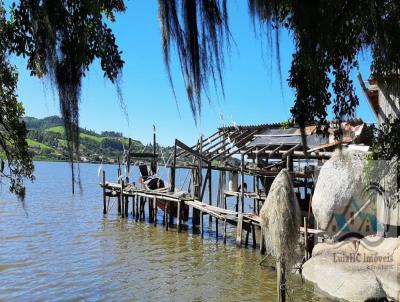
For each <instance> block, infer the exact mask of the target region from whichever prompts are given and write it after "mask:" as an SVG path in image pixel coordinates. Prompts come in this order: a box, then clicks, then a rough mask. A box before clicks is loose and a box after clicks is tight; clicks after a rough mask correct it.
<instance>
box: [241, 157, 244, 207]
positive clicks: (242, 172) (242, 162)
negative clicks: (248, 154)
mask: <svg viewBox="0 0 400 302" xmlns="http://www.w3.org/2000/svg"><path fill="white" fill-rule="evenodd" d="M240 170H241V177H240V183H241V188H240V201H241V204H242V213H243V212H244V154H242V156H241V165H240Z"/></svg>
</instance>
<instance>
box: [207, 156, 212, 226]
mask: <svg viewBox="0 0 400 302" xmlns="http://www.w3.org/2000/svg"><path fill="white" fill-rule="evenodd" d="M207 170H208V171H207V172H208V173H207V174H208V204H209V205H211V204H212V200H211V199H212V189H211V172H212V170H211V163H208V167H207ZM208 216H209V222H212V216H211V215H208Z"/></svg>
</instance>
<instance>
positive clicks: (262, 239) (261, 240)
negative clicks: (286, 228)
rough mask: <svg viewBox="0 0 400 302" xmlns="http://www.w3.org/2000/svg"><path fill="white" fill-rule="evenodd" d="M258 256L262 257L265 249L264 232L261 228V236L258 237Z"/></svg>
mask: <svg viewBox="0 0 400 302" xmlns="http://www.w3.org/2000/svg"><path fill="white" fill-rule="evenodd" d="M260 237H261V238H260V254H261V255H264V254H265V252H266V250H267V248H266V246H265V237H264V232H263V229H262V228H261V235H260Z"/></svg>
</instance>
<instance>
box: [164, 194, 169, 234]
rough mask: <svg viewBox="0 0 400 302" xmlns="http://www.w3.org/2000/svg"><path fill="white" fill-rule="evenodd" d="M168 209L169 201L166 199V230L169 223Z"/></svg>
mask: <svg viewBox="0 0 400 302" xmlns="http://www.w3.org/2000/svg"><path fill="white" fill-rule="evenodd" d="M168 210H169V201H166V202H165V216H164V217H165V229H166V230H167V231H168V225H169V222H168Z"/></svg>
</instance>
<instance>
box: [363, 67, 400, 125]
mask: <svg viewBox="0 0 400 302" xmlns="http://www.w3.org/2000/svg"><path fill="white" fill-rule="evenodd" d="M358 80H359V82H360V84H361V87H362V89H363V91H364V93H365V95H366V96H367V100H368V103H369V104H370V106H371V108H372V110H373V112H374V113H375V115H376V117H377V119H378V122H379V124H382V123H384V122H385V120H386V119H388V118H390V117H391V118H395V117H399V116H400V102H399V101H400V100H399V96H396V95H393V94H392V93H390V91H389V89H387V87H385V86H384V85H381V84H379V83H378V81H376V80H375V79H374V78H372V77H370V78H369V79H368V82H367V83H368V86H367V85H366V83H365V82H364V81H363V79H362V77H361V74H358Z"/></svg>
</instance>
